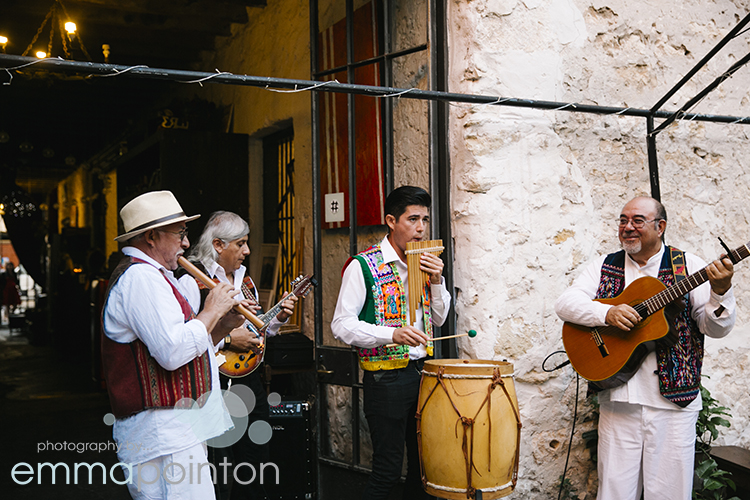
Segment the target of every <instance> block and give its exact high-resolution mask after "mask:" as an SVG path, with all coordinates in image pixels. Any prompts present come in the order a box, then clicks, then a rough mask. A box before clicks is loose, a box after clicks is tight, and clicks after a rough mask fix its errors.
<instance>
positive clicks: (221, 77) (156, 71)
mask: <svg viewBox="0 0 750 500" xmlns="http://www.w3.org/2000/svg"><path fill="white" fill-rule="evenodd" d="M22 65H29V66H27V67H26V71H32V68H33V69H36V68H38V69H46V70H48V71H60V72H65V73H79V74H87V75H97V76H99V77H115V76H121V77H123V78H146V79H152V80H168V81H174V82H180V83H198V82H199V81H200V82H201V83H203V84H208V83H220V84H226V85H242V86H249V87H263V88H268V89H269V90H276V89H288V90H292V91H295V92H299V91H301V90H309V91H317V92H343V93H348V94H359V95H366V96H370V97H399V98H401V99H424V100H430V101H444V102H457V103H465V104H486V105H492V106H509V107H516V108H528V109H543V110H552V111H567V112H577V113H591V114H599V115H622V116H638V117H641V118H647V117H648V116H650V115H652V113H651V111H650V110H648V109H637V108H622V107H613V106H595V105H591V104H578V103H572V102H555V101H538V100H535V99H517V98H513V97H500V96H491V95H474V94H459V93H454V92H441V91H435V90H420V89H415V88H412V89H402V88H393V87H379V86H375V85H355V84H351V83H338V82H335V81H331V82H320V81H315V80H294V79H288V78H271V77H258V76H249V75H234V74H232V73H206V72H200V71H184V70H171V69H161V68H149V67H147V66H121V65H113V64H99V63H82V62H77V61H64V60H62V59H36V58H31V57H21V56H9V55H5V54H0V68H7V69H8V71H12V70H13V69H16V68H18V67H20V66H22ZM3 75H4V76H3ZM9 80H10V79H9V76H8V74H7V73H0V83H2V84H10V85H12V84H13V83H12V80H10V81H9ZM672 114H674V113H673V112H668V111H657V112H655V113H653V116H654V118H669V117H670V116H671V115H672ZM682 118H684V119H689V120H692V121H706V122H716V123H733V124H743V125H750V117H737V116H724V115H701V114H690V113H688V114H685V115H684V116H683V117H682Z"/></svg>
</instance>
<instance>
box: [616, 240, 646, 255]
mask: <svg viewBox="0 0 750 500" xmlns="http://www.w3.org/2000/svg"><path fill="white" fill-rule="evenodd" d="M621 246H622V249H623V250H625V252H626V253H627V254H628V255H633V254H636V253H638V252H640V251H641V249H642V248H643V245H642V244H641V241H640V240H638V241H636V242H635V243H622V244H621Z"/></svg>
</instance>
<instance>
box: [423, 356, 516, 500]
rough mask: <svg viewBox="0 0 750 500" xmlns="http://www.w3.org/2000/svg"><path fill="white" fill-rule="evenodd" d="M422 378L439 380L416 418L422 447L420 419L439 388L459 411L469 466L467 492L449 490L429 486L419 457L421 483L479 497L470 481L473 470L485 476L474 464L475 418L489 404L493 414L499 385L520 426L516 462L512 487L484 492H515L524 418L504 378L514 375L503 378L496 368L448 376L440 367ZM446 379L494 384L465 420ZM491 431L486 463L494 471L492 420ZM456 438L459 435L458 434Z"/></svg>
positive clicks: (465, 455) (467, 466) (463, 444)
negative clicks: (512, 490)
mask: <svg viewBox="0 0 750 500" xmlns="http://www.w3.org/2000/svg"><path fill="white" fill-rule="evenodd" d="M422 375H423V376H431V377H432V376H434V377H437V383H436V384H435V386H434V387H433V388H432V390H431V391H430V393H429V394H428V395H427V398H426V399H425V401H424V404H423V405H422V406H421V407H420V408H418V409H417V414H416V419H417V439H418V441H419V448H420V449H422V432H421V420H422V411H423V410H424V408H425V407H426V406H427V403H428V402H429V400H430V398H431V397H432V395H433V394H434V393H435V390H436V389H437V388H438V386H440V387H442V388H443V391H445V395H446V397H447V398H448V401H450V403H451V406H453V410H454V411H455V412H456V415H458V419H457V420H456V427H457V426H458V424H459V422H460V423H461V425H462V428H463V437H462V444H461V449H462V451H463V454H464V462H465V464H466V484H467V487H466V489H465V490H463V489H458V488H449V487H446V486H438V485H434V484H432V483H429V482H428V481H427V478H426V477H425V473H424V463H423V459H422V455H421V454H420V456H419V468H420V470H421V473H422V484H423V486H430V487H432V488H435V489H440V490H443V491H452V492H462V491H465V492H466V498H468V499H471V498H476V488H474V487H473V486H472V482H471V471H472V470H474V471H476V473H477V474H479V475H480V476H481V475H482V474H481V472H479V471H478V470H477V468H476V466H475V465H474V422H475V421H476V418H477V417H478V416H479V413H480V412H481V411H482V408H484V406H485V404H486V405H487V415H488V416H491V415H492V411H491V410H492V391H493V390H494V389H495V388H496V387H497V386H500V387H501V388H502V390H503V392H504V393H505V397H506V399H507V400H508V402H509V403H510V407H511V409H512V410H513V415H514V416H515V418H516V425H517V427H518V432H517V433H516V453H515V457H514V458H515V461H514V462H515V463H514V465H513V477H512V479H511V482H510V483H509V484H506V485H503V486H498V487H494V488H485V489H483V490H482V491H500V490H503V489H505V488H507V487H508V486H512V487H513V488H514V489H515V487H516V483H517V481H518V461H519V458H520V445H521V417H520V415H519V414H518V409H517V408H516V407H515V406H514V405H513V400H512V399H511V397H510V394H509V393H508V389H507V388H506V387H505V382H504V381H503V377H512V375H502V374H501V373H500V369H499V368H498V367H495V368H494V369H493V372H492V375H457V374H446V373H445V367H444V366H440V367H438V370H437V373H431V372H427V371H425V370H423V371H422ZM445 379H492V383H491V384H490V385H489V386H488V387H487V395H486V396H485V398H484V401H482V404H481V405H480V406H479V409H478V410H477V412H476V414H475V415H474V417H473V418H469V417H465V416H463V415H461V411H460V410H459V409H458V408H457V407H456V404H455V403H454V402H453V399H451V396H450V392H449V391H448V388H447V387H446V386H445ZM488 424H489V425H488V432H489V441H490V443H489V446H488V453H489V457H488V462H487V470H488V471H489V470H491V469H492V420H491V419H489V421H488ZM456 435H458V433H457V432H456Z"/></svg>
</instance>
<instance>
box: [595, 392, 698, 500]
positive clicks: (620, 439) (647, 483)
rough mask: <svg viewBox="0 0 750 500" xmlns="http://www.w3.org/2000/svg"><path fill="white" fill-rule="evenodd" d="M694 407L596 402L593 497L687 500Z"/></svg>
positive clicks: (606, 499)
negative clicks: (595, 489) (595, 488)
mask: <svg viewBox="0 0 750 500" xmlns="http://www.w3.org/2000/svg"><path fill="white" fill-rule="evenodd" d="M697 420H698V412H692V411H691V412H688V411H679V410H661V409H658V408H652V407H649V406H641V405H635V404H629V403H613V402H604V403H602V404H601V406H600V407H599V444H598V451H597V455H598V473H599V492H598V494H597V497H596V498H597V500H640V498H641V492H643V499H644V500H690V498H691V497H692V489H693V468H694V460H695V423H696V421H697Z"/></svg>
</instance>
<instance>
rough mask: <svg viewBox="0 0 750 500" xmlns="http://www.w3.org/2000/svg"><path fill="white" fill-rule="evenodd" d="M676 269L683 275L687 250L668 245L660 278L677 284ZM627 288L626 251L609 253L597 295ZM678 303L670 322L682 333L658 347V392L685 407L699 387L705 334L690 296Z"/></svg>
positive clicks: (669, 284)
mask: <svg viewBox="0 0 750 500" xmlns="http://www.w3.org/2000/svg"><path fill="white" fill-rule="evenodd" d="M673 263H674V265H673ZM675 270H676V272H677V276H678V278H682V277H684V274H685V273H684V254H683V252H682V251H680V250H678V249H676V248H673V247H670V246H667V247H666V250H665V251H664V257H663V258H662V261H661V263H660V265H659V274H658V279H659V281H661V282H662V283H664V284H665V285H666V286H667V287H669V286H672V285H674V284H675V282H676V280H675ZM624 288H625V251H624V250H620V251H619V252H615V253H612V254H609V255H608V256H607V257H606V259H605V260H604V264H603V265H602V270H601V279H600V281H599V289H598V290H597V292H596V298H598V299H599V298H611V297H614V296H616V295H618V294H619V293H620V292H622V290H623V289H624ZM643 298H644V299H647V298H648V297H643ZM677 304H679V305H681V306H683V307H682V310H681V312H680V313H679V314H678V315H677V316H676V317H675V318H674V320H673V325H671V326H672V327H673V328H674V329H675V331H676V332H678V334H679V337H678V340H677V343H676V344H674V345H673V346H671V347H669V348H659V347H657V349H656V355H657V364H658V375H659V392H660V393H661V395H662V396H664V397H665V398H666V399H667V400H669V401H671V402H673V403H675V404H676V405H678V406H680V407H683V408H684V407H685V406H687V405H689V404H690V402H691V401H693V400H694V399H695V398H696V397H697V396H698V393H699V391H700V382H701V368H702V366H703V340H704V337H703V334H702V333H700V330H699V329H698V325H696V324H695V321H693V319H692V317H691V312H692V307H691V305H690V302H689V300H688V297H687V296H685V297H683V298H682V299H680V300H679V301H678V302H677Z"/></svg>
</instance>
